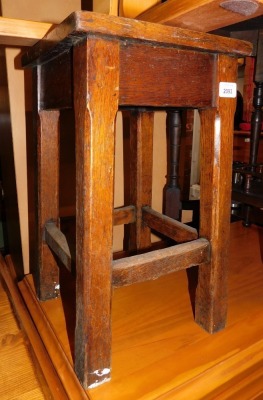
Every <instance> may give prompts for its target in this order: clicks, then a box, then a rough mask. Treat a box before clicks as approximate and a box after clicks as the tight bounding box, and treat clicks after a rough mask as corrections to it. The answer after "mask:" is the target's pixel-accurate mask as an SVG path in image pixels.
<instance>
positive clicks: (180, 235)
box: [142, 207, 198, 243]
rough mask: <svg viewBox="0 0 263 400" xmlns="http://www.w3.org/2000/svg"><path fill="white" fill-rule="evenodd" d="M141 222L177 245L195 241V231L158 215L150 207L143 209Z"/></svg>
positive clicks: (196, 235)
mask: <svg viewBox="0 0 263 400" xmlns="http://www.w3.org/2000/svg"><path fill="white" fill-rule="evenodd" d="M142 217H143V221H144V222H145V223H146V224H147V225H148V226H149V227H150V228H151V229H153V230H155V231H156V232H158V233H161V234H162V235H165V236H167V237H168V238H170V239H173V240H175V241H176V242H178V243H183V242H187V241H191V240H194V239H197V237H198V233H197V231H196V229H194V228H191V227H190V226H187V225H185V224H183V223H181V222H179V221H176V220H174V219H173V218H170V217H168V216H166V215H163V214H160V213H158V212H157V211H155V210H153V209H151V208H150V207H143V214H142Z"/></svg>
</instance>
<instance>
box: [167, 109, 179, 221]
mask: <svg viewBox="0 0 263 400" xmlns="http://www.w3.org/2000/svg"><path fill="white" fill-rule="evenodd" d="M181 132H182V123H181V115H180V111H179V110H169V111H168V112H167V145H168V151H167V155H168V162H167V165H168V167H167V169H168V171H167V183H166V185H165V187H164V213H165V214H166V215H167V216H168V217H171V218H174V219H177V220H180V219H181V212H182V204H181V192H180V188H179V186H178V170H179V154H180V142H181Z"/></svg>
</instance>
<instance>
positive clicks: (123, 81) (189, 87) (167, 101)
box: [120, 43, 214, 108]
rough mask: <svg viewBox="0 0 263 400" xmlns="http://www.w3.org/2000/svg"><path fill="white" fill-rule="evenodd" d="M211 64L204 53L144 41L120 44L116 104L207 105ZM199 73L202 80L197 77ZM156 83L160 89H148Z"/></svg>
mask: <svg viewBox="0 0 263 400" xmlns="http://www.w3.org/2000/svg"><path fill="white" fill-rule="evenodd" d="M145 52H147V57H145ZM213 63H214V58H213V55H211V54H208V53H202V52H196V51H190V50H187V51H186V50H182V49H174V48H167V47H165V48H161V47H159V46H158V47H156V46H152V45H149V46H147V45H146V44H145V43H143V44H140V43H136V44H132V43H130V44H129V46H127V45H126V44H125V45H121V52H120V104H121V105H137V106H140V105H141V106H153V107H160V105H162V106H163V107H165V106H166V107H168V106H170V107H177V106H178V107H195V108H197V107H209V106H211V105H212V104H213V96H212V86H213ZM161 71H165V72H164V73H161ZM203 75H206V79H205V80H200V79H198V77H199V76H203ZM187 77H191V79H189V80H188V79H187ZM156 82H158V86H159V87H161V88H162V90H153V89H152V88H153V87H154V86H155V85H156ZM182 82H184V85H182Z"/></svg>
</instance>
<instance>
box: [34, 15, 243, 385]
mask: <svg viewBox="0 0 263 400" xmlns="http://www.w3.org/2000/svg"><path fill="white" fill-rule="evenodd" d="M68 23H72V24H73V25H74V26H73V27H74V29H73V31H72V30H71V29H72V26H71V27H70V26H68V25H67V24H68ZM139 26H141V28H142V29H143V31H142V32H139V31H138V27H139ZM87 31H89V33H92V35H87ZM70 32H71V33H72V32H73V36H72V35H71V33H70ZM57 34H61V35H62V36H61V37H60V39H61V40H62V42H61V45H58V46H55V47H52V50H51V51H48V49H49V48H50V40H54V41H56V40H57V39H56V35H57ZM66 34H68V37H67V38H66V39H65V40H63V38H65V35H66ZM161 34H164V36H162V37H161V36H160V35H161ZM52 35H53V36H52ZM54 35H55V36H54ZM130 37H132V40H131V41H130V40H128V39H129V38H130ZM52 38H53V39H52ZM80 38H82V39H85V40H79V39H80ZM124 39H125V40H124ZM138 39H139V40H138ZM158 40H159V42H158V43H157V41H158ZM165 40H166V42H165ZM73 43H74V48H73V49H72V52H73V55H72V59H71V54H70V53H67V52H68V50H69V48H70V46H71V45H72V44H73ZM211 43H213V45H214V46H215V47H214V48H213V49H212V48H211ZM53 44H55V42H54V43H53ZM164 44H165V46H164ZM226 44H228V48H227V50H226V48H225V47H224V46H225V45H226ZM194 45H196V48H195V50H194V51H193V50H190V49H192V47H193V46H194ZM237 49H238V50H237ZM44 50H47V53H46V55H44V58H43V57H42V56H41V57H40V59H39V60H38V61H40V62H43V60H45V61H46V63H45V64H44V65H43V66H41V67H39V66H38V67H37V68H36V69H37V70H42V68H44V69H43V71H45V73H43V74H42V75H40V78H41V79H39V81H38V89H39V94H38V99H42V98H43V96H42V95H41V93H42V92H43V91H47V94H46V97H47V98H50V99H52V97H53V94H54V90H55V92H57V88H58V87H59V86H61V85H58V86H57V85H56V75H58V76H59V82H62V81H63V78H62V74H63V72H64V62H65V59H66V58H67V57H68V60H69V61H72V70H73V78H72V82H71V80H70V82H69V79H65V82H64V83H65V86H70V85H72V86H73V92H74V99H73V104H74V113H75V131H76V132H75V134H76V333H75V347H74V350H75V352H74V356H75V370H76V373H77V376H78V377H79V379H80V381H81V383H82V384H83V386H84V387H85V388H87V387H95V386H96V385H98V384H100V383H103V382H106V381H107V380H108V379H109V377H110V370H111V363H110V359H111V291H112V289H111V286H112V285H111V278H112V241H113V236H112V235H113V232H112V228H113V223H114V217H113V215H114V212H113V191H114V190H113V170H114V150H115V149H114V146H115V138H114V136H115V118H116V113H117V110H118V108H119V106H122V105H137V106H138V105H139V106H140V105H144V106H158V107H167V106H168V105H170V106H173V107H176V106H180V107H184V106H190V107H198V108H201V109H202V112H201V120H202V131H203V133H202V135H203V141H202V157H203V158H202V168H203V172H202V175H201V177H202V181H201V191H203V193H204V195H203V197H202V198H201V230H200V235H201V237H203V238H205V239H206V240H208V241H209V242H210V245H211V246H212V250H211V261H210V260H208V258H207V257H203V253H202V251H201V252H200V251H199V250H198V251H197V253H194V256H197V258H198V257H199V256H200V257H201V259H199V261H197V260H196V258H195V257H193V258H191V256H190V255H188V256H186V254H185V253H184V255H183V256H182V258H184V260H185V262H186V264H184V265H185V266H186V267H189V266H190V265H191V266H192V265H194V264H195V263H196V264H201V265H200V268H199V279H198V290H197V300H196V310H197V311H196V318H197V321H198V322H199V323H200V324H201V325H202V326H203V327H204V328H205V329H207V330H208V331H209V332H214V331H216V330H219V329H220V328H222V327H223V326H224V324H225V318H226V307H227V303H226V272H227V262H226V261H227V245H225V242H224V241H226V242H228V226H229V204H230V186H229V185H228V180H229V182H230V181H231V176H230V174H231V172H230V171H231V162H232V159H231V155H232V150H231V148H232V147H231V146H232V143H231V138H232V121H233V113H234V107H235V99H234V98H232V99H225V98H223V99H222V98H220V97H219V94H218V85H219V82H221V81H223V82H235V80H236V72H237V61H236V58H237V57H238V55H240V52H241V53H242V54H243V53H245V54H246V52H247V51H249V46H248V45H247V44H243V43H242V42H239V41H238V42H237V41H232V40H226V39H224V40H223V41H222V40H221V39H219V40H218V39H214V38H212V37H211V36H209V35H204V34H202V35H201V34H197V37H196V34H192V36H191V37H190V33H189V32H185V31H181V30H179V31H178V30H177V29H172V31H171V30H170V28H169V29H168V27H160V26H159V27H157V28H156V26H153V25H151V24H150V25H149V24H144V23H142V24H140V23H139V24H138V23H136V22H135V21H130V22H129V24H128V23H127V21H126V20H123V19H114V18H113V17H104V16H103V17H98V16H97V15H94V14H91V13H77V14H73V15H72V16H71V17H69V19H68V20H67V22H66V23H64V24H62V25H61V26H60V27H59V28H58V30H56V29H55V31H53V33H51V36H48V37H47V38H46V39H45V40H43V41H42V42H41V44H40V45H38V46H37V47H36V48H35V49H33V50H32V51H31V55H29V56H28V58H27V60H30V59H31V60H33V59H34V57H35V56H36V54H37V53H38V51H44ZM200 50H201V51H200ZM204 50H206V51H204ZM61 51H63V52H65V57H64V55H62V58H60V54H59V53H60V52H61ZM70 52H71V50H70ZM220 52H223V53H226V54H220ZM218 53H219V54H218ZM31 56H32V57H33V58H31ZM49 60H50V62H48V61H49ZM38 61H37V62H38ZM60 61H61V62H60ZM188 65H190V69H189V68H188ZM49 66H50V69H51V74H50V76H47V74H48V68H49ZM69 71H70V68H69V69H66V75H67V77H69V76H70V75H71V74H70V73H69ZM167 71H170V72H169V73H168V72H167ZM60 74H61V76H60ZM163 77H164V78H163ZM204 77H206V79H204ZM52 83H54V85H52ZM182 83H183V84H182ZM41 85H42V86H41ZM153 88H154V90H153ZM52 89H53V90H52ZM190 89H191V90H190ZM61 93H62V94H63V97H64V96H65V97H67V99H66V100H68V101H69V103H68V104H71V103H70V102H72V99H71V95H70V92H68V91H67V89H66V90H65V88H63V91H62V92H61ZM61 93H60V92H57V93H56V96H57V97H56V101H55V102H54V104H53V105H52V102H51V103H49V104H50V107H52V108H56V107H59V108H62V107H65V104H64V103H63V104H62V103H61V102H60V99H61V97H60V94H61ZM191 93H192V94H191ZM44 103H45V104H43V103H41V101H40V103H39V104H38V106H39V107H40V104H42V105H43V107H49V106H48V102H44ZM56 104H57V105H56ZM39 115H40V121H41V124H40V125H39V126H40V130H39V134H42V135H40V139H41V140H40V144H41V146H42V147H41V148H39V150H41V151H39V152H38V154H39V165H40V172H41V174H40V175H39V186H38V187H39V190H40V196H39V199H40V201H39V210H40V213H39V230H38V237H39V239H40V240H39V242H40V256H41V257H42V255H43V257H42V259H43V261H44V262H45V263H46V265H47V267H46V266H45V268H46V272H47V273H48V276H46V278H45V280H43V286H44V287H45V289H46V288H48V289H50V288H51V289H52V286H51V283H52V284H53V285H54V283H55V286H56V285H57V282H58V280H57V276H56V275H55V274H56V273H57V268H56V265H55V263H54V256H53V254H52V252H51V251H50V250H49V249H48V248H47V246H46V245H45V244H43V243H42V234H43V228H44V225H45V223H46V222H47V221H49V220H54V222H55V223H56V224H57V222H58V221H57V217H58V211H57V209H58V195H57V189H58V161H57V159H58V146H57V141H58V116H59V113H58V111H50V110H49V111H42V110H41V111H40V112H39ZM130 115H131V126H130V139H129V140H130V153H131V165H130V169H131V173H130V183H129V186H130V190H129V192H130V193H129V199H128V201H127V203H126V204H127V205H131V204H132V205H134V207H135V209H136V212H135V214H136V221H135V222H134V223H133V224H131V228H130V229H131V230H130V238H129V240H130V244H129V249H132V250H134V249H135V250H137V249H138V250H141V249H142V248H145V247H149V246H150V227H149V226H147V224H148V223H149V224H150V225H151V226H154V227H155V228H157V227H158V226H159V227H160V229H161V230H162V231H163V232H164V231H165V229H163V228H162V223H161V224H160V222H162V221H163V219H162V218H161V217H160V216H159V215H156V214H153V213H151V212H148V213H147V212H146V213H145V215H146V220H147V223H146V224H145V222H146V221H145V220H144V219H143V218H142V207H143V206H148V207H149V206H150V205H151V190H152V132H153V112H152V110H149V109H145V108H143V109H139V110H137V111H131V114H130ZM41 118H42V119H41ZM44 133H46V137H45V138H44ZM42 141H43V143H42ZM50 158H51V159H52V163H50V162H49V164H48V161H49V160H50ZM44 167H45V168H44ZM44 194H46V196H44ZM41 196H42V197H41ZM150 214H151V215H150ZM167 222H168V221H167ZM172 225H173V226H172ZM175 226H176V227H177V228H178V229H177V230H178V232H179V233H178V235H177V238H178V239H179V241H180V240H182V236H183V235H184V234H185V233H186V232H187V235H186V236H185V237H184V239H186V240H188V239H187V237H189V236H188V234H190V237H191V238H192V239H193V238H195V237H196V232H195V231H192V230H191V229H184V230H183V229H179V226H180V225H175V224H172V223H171V221H170V222H168V224H167V228H166V233H169V231H170V232H171V230H173V229H174V228H175ZM163 232H162V233H163ZM222 232H223V234H222ZM192 234H193V235H192ZM187 246H188V245H187ZM187 246H186V248H188V249H189V251H190V254H191V249H192V246H194V244H193V243H192V244H189V247H187ZM43 249H44V250H43ZM180 249H182V247H179V248H178V250H177V251H178V252H179V254H178V257H179V256H180V254H181V253H180ZM46 250H47V252H45V253H44V251H46ZM158 254H159V253H158ZM163 254H166V253H165V252H161V253H160V255H159V256H160V259H161V260H162V264H163V265H164V271H166V272H171V270H172V268H173V267H174V266H175V265H177V264H176V263H175V264H174V265H173V264H172V263H171V262H170V261H171V260H169V251H168V253H167V257H166V258H164V257H163ZM41 257H40V267H41V268H40V272H41V271H42V270H43V266H42V264H41V262H42V259H41ZM188 257H189V258H188ZM172 258H173V255H172ZM132 260H138V259H137V258H136V259H132ZM149 260H150V261H149ZM172 261H174V259H172ZM128 263H129V268H128V269H126V270H130V267H131V263H132V261H129V262H128ZM135 264H136V263H135ZM151 264H152V265H151ZM182 265H183V262H182ZM154 266H156V260H155V259H154V257H153V256H152V255H146V256H144V257H143V260H142V261H139V264H138V268H139V269H140V268H141V269H142V273H139V274H136V268H135V266H134V268H135V272H134V276H135V277H136V275H137V276H139V277H140V278H139V280H140V279H141V277H142V276H143V275H144V274H145V271H146V275H147V273H148V276H150V277H151V278H154V277H155V276H156V273H155V272H149V271H150V270H152V271H154ZM52 267H53V268H52ZM152 267H153V268H152ZM166 268H167V269H166ZM176 268H177V266H176ZM207 270H208V272H207ZM147 271H148V272H147ZM159 273H160V272H158V273H157V276H158V274H159ZM52 274H54V275H53V276H52ZM51 279H52V281H51ZM132 279H134V278H132ZM135 280H136V279H135ZM49 286H50V287H49ZM52 290H53V289H52Z"/></svg>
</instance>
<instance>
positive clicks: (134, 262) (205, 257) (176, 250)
mask: <svg viewBox="0 0 263 400" xmlns="http://www.w3.org/2000/svg"><path fill="white" fill-rule="evenodd" d="M209 258H210V246H209V242H208V241H207V240H205V239H197V240H194V241H192V242H190V243H183V244H180V245H176V246H171V247H168V248H166V249H162V250H155V251H151V252H149V253H145V254H140V255H137V256H132V257H127V258H123V259H121V260H116V261H113V271H112V282H113V286H115V287H118V286H126V285H132V284H134V283H138V282H144V281H149V280H153V279H157V278H159V277H161V276H163V275H167V274H170V273H172V272H176V271H180V270H181V269H186V268H190V267H193V266H195V265H200V264H203V263H206V264H207V262H208V261H209Z"/></svg>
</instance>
